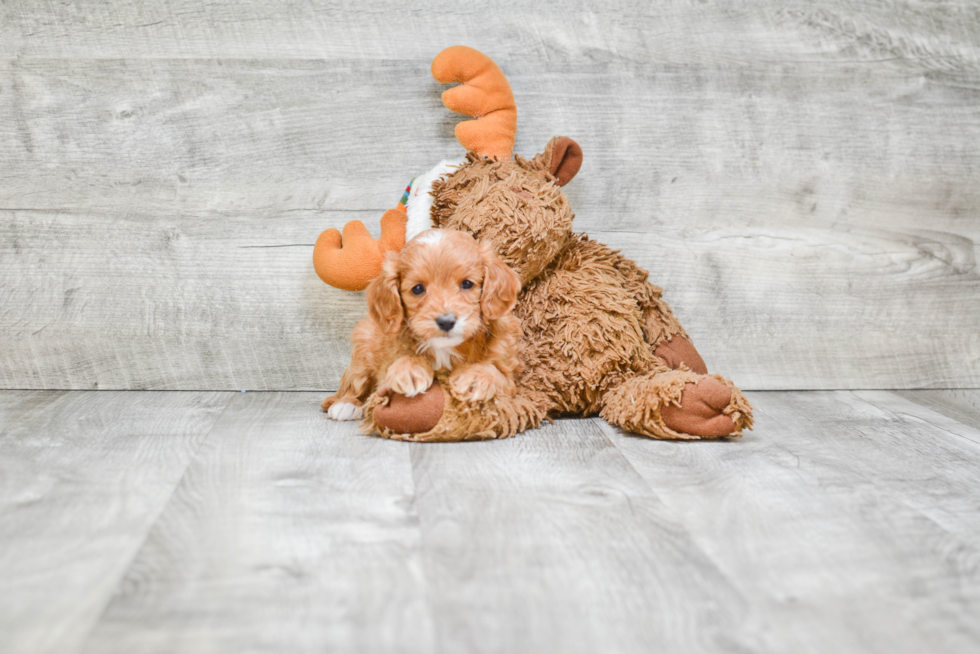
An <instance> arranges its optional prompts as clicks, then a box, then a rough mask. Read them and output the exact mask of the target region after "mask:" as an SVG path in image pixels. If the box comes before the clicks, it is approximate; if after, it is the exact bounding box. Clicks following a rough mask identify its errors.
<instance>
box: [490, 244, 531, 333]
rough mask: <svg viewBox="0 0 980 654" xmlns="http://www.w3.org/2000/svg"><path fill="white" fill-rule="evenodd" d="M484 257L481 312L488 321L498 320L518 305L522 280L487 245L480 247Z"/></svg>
mask: <svg viewBox="0 0 980 654" xmlns="http://www.w3.org/2000/svg"><path fill="white" fill-rule="evenodd" d="M480 253H481V254H482V255H483V267H484V268H483V295H482V296H481V297H480V311H481V312H483V317H484V318H485V319H487V320H497V319H499V318H503V317H504V316H505V315H507V312H508V311H510V310H511V309H513V308H514V305H515V304H517V294H518V293H520V292H521V278H520V277H518V276H517V273H516V272H514V271H513V270H512V269H511V268H510V266H508V265H507V264H505V263H504V262H503V261H501V260H500V257H498V256H497V253H496V252H494V251H493V248H492V247H491V246H490V245H487V244H486V243H483V244H481V245H480Z"/></svg>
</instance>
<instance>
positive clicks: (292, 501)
mask: <svg viewBox="0 0 980 654" xmlns="http://www.w3.org/2000/svg"><path fill="white" fill-rule="evenodd" d="M319 399H320V395H319V394H316V393H247V394H241V393H190V392H188V393H172V392H119V393H104V392H100V393H91V392H81V391H75V392H41V391H5V392H0V489H2V494H0V588H2V589H3V592H2V593H0V651H2V652H4V654H21V653H27V652H31V653H34V652H58V653H62V652H127V654H130V653H133V652H172V651H180V652H189V653H194V652H236V653H238V652H314V651H317V652H320V651H337V652H388V651H404V652H446V653H447V654H448V653H455V652H464V651H466V652H470V651H473V652H501V653H508V654H510V653H519V652H529V653H531V652H533V653H535V654H538V653H545V652H563V653H564V652H583V653H584V652H588V653H590V654H591V653H593V652H596V651H603V652H645V653H648V652H771V653H773V654H777V653H781V652H789V651H792V652H814V653H817V652H819V653H825V652H830V651H832V652H883V653H884V652H887V653H889V654H893V653H895V652H923V651H934V652H975V651H977V650H978V648H980V618H978V616H980V567H978V565H977V561H980V546H978V544H977V543H978V542H980V511H978V507H980V402H978V399H980V396H978V394H977V391H915V392H913V391H908V392H901V393H892V392H883V391H856V392H854V391H834V392H768V393H752V394H751V400H752V401H753V403H755V405H756V406H757V417H758V427H757V429H756V430H755V431H754V432H751V433H749V434H748V435H746V437H745V438H744V439H743V440H740V441H730V442H717V443H666V442H657V441H651V440H647V439H644V438H638V437H634V436H630V435H626V434H623V433H621V432H619V431H618V430H616V429H613V428H610V427H609V426H608V425H607V424H605V423H604V422H602V421H601V420H560V421H558V422H557V423H556V424H554V425H546V426H544V427H542V428H541V429H539V430H536V431H533V432H529V433H526V434H523V435H521V436H519V437H517V438H514V439H510V440H507V441H501V442H487V443H465V444H452V445H423V444H404V443H395V442H389V441H383V440H379V439H374V438H370V437H365V436H362V435H360V434H358V433H357V431H356V428H355V427H354V426H353V425H351V424H349V423H344V424H338V423H332V422H329V421H327V420H326V419H325V417H324V416H323V415H322V413H321V412H320V411H319V407H318V401H319Z"/></svg>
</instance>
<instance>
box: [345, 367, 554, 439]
mask: <svg viewBox="0 0 980 654" xmlns="http://www.w3.org/2000/svg"><path fill="white" fill-rule="evenodd" d="M434 384H436V385H438V386H439V387H441V389H442V390H441V393H440V394H441V395H442V397H443V402H444V408H443V411H442V416H441V418H440V420H439V422H438V423H437V424H436V425H435V426H434V427H432V428H431V429H429V430H427V431H422V432H417V433H406V432H403V431H399V430H395V429H391V428H390V427H388V426H382V425H381V424H378V420H377V417H378V415H377V414H378V409H379V408H382V407H385V406H387V405H388V404H389V403H390V402H391V401H392V398H390V397H389V396H387V395H377V394H375V395H372V396H371V398H370V399H369V400H368V402H367V403H366V404H365V406H364V409H365V411H364V413H365V419H364V422H363V423H361V431H362V432H364V433H365V434H377V435H379V436H381V437H383V438H391V439H394V440H400V441H413V442H449V441H479V440H490V439H494V438H509V437H510V436H513V435H514V434H517V433H520V432H522V431H524V430H525V429H531V428H532V427H537V426H538V425H540V424H541V421H542V420H544V418H545V412H544V410H543V409H542V407H540V406H538V405H536V404H535V403H534V402H533V401H531V400H530V399H529V398H527V397H515V398H509V397H504V396H497V397H496V398H494V399H493V400H491V401H487V402H473V401H472V400H464V399H462V398H460V397H459V396H458V395H457V394H456V393H455V391H454V390H453V388H452V386H450V384H449V374H448V373H447V372H445V371H440V372H437V373H436V380H435V382H434ZM432 392H433V389H430V390H429V392H428V393H426V394H427V395H428V394H429V393H432ZM436 392H437V393H439V391H438V390H437V391H436Z"/></svg>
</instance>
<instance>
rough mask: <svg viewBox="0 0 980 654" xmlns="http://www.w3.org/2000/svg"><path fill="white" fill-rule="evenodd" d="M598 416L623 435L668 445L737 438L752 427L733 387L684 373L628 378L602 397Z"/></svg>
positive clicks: (721, 380)
mask: <svg viewBox="0 0 980 654" xmlns="http://www.w3.org/2000/svg"><path fill="white" fill-rule="evenodd" d="M600 415H601V416H602V417H603V418H605V419H606V420H608V421H609V422H610V423H612V424H614V425H616V426H618V427H622V428H623V429H625V430H627V431H631V432H635V433H637V434H643V435H644V436H649V437H651V438H660V439H668V440H699V439H712V438H722V437H725V436H732V437H737V436H741V435H742V430H743V429H746V428H751V427H752V406H751V405H750V404H749V402H748V400H746V399H745V396H744V395H742V392H741V391H739V390H738V388H736V387H735V385H734V384H732V383H731V382H730V381H728V380H727V379H725V378H723V377H721V376H720V375H712V376H708V375H700V374H697V373H695V372H691V371H688V370H671V371H669V372H650V373H646V374H643V375H638V376H636V377H631V378H628V379H626V380H625V381H624V382H623V383H622V384H620V385H619V386H618V387H617V388H614V389H612V390H610V391H609V392H608V393H607V394H606V396H605V398H603V408H602V412H601V413H600Z"/></svg>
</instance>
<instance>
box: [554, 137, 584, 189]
mask: <svg viewBox="0 0 980 654" xmlns="http://www.w3.org/2000/svg"><path fill="white" fill-rule="evenodd" d="M549 151H550V154H551V162H550V164H549V167H548V172H550V173H551V174H552V175H554V176H555V177H557V178H558V181H557V182H556V183H557V184H558V186H564V185H565V184H568V183H569V182H570V181H572V178H573V177H575V175H576V174H577V173H578V169H579V168H581V167H582V147H581V146H580V145H579V144H578V143H576V142H575V141H573V140H572V139H570V138H568V137H567V136H556V137H555V138H553V139H551V142H550V143H548V147H547V148H545V153H546V154H548V153H549Z"/></svg>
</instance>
